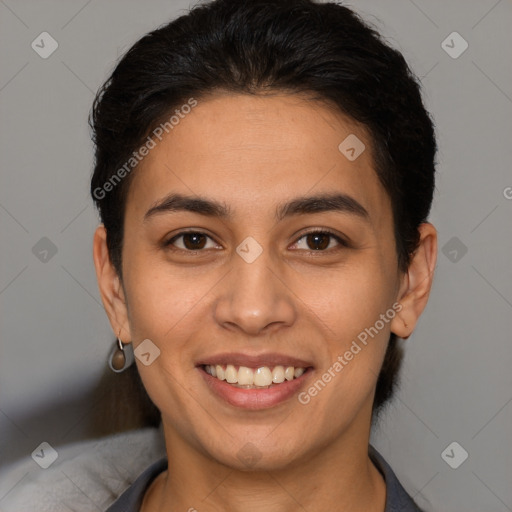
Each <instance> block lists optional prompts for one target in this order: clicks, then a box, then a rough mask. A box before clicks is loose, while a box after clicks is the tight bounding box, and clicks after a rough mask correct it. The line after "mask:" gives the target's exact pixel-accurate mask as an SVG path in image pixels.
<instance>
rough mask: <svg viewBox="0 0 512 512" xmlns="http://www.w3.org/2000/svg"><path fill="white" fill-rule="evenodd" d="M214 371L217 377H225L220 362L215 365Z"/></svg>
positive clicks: (221, 378)
mask: <svg viewBox="0 0 512 512" xmlns="http://www.w3.org/2000/svg"><path fill="white" fill-rule="evenodd" d="M207 366H210V367H211V366H213V365H207ZM215 372H216V373H217V379H219V380H224V379H225V378H226V376H225V373H224V368H222V366H221V365H220V364H218V365H217V366H215Z"/></svg>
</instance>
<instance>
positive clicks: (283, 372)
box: [203, 364, 306, 389]
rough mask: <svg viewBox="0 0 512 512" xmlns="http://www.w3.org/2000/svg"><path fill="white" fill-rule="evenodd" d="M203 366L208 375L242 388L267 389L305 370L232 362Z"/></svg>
mask: <svg viewBox="0 0 512 512" xmlns="http://www.w3.org/2000/svg"><path fill="white" fill-rule="evenodd" d="M203 368H204V371H205V372H206V373H207V374H208V375H211V376H212V377H214V378H216V379H218V380H221V381H226V382H227V383H228V384H231V385H233V386H235V387H239V388H244V389H258V388H265V389H267V388H269V387H271V386H273V385H277V384H282V383H283V382H285V381H291V380H294V379H296V378H299V377H300V376H301V375H302V374H303V373H304V372H305V371H306V368H302V367H297V368H295V367H294V366H281V365H277V366H274V367H269V366H260V367H258V368H249V367H247V366H237V365H233V364H226V365H220V364H217V365H213V364H212V365H209V364H208V365H204V366H203Z"/></svg>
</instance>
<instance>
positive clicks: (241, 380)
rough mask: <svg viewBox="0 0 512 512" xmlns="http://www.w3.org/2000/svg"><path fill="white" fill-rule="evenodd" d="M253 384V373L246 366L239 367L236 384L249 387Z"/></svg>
mask: <svg viewBox="0 0 512 512" xmlns="http://www.w3.org/2000/svg"><path fill="white" fill-rule="evenodd" d="M253 383H254V372H253V371H252V370H251V368H247V366H240V368H239V369H238V384H240V385H251V384H253Z"/></svg>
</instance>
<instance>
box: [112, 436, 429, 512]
mask: <svg viewBox="0 0 512 512" xmlns="http://www.w3.org/2000/svg"><path fill="white" fill-rule="evenodd" d="M369 455H370V458H371V460H372V461H373V463H374V464H375V466H376V467H377V469H378V470H379V471H380V472H381V473H382V476H383V477H384V480H385V482H386V508H385V509H384V511H383V512H421V509H420V508H419V507H418V506H417V505H416V503H414V501H413V499H412V498H411V497H410V496H409V495H408V494H407V492H406V491H405V489H404V488H403V487H402V485H401V484H400V482H399V481H398V478H397V477H396V475H395V473H394V472H393V470H392V469H391V467H390V466H389V464H388V463H387V462H386V461H385V460H384V458H383V457H382V455H380V453H379V452H378V451H377V450H376V449H375V448H374V447H373V446H371V445H370V446H369ZM166 469H167V458H166V457H164V458H162V459H160V460H158V461H157V462H155V463H154V464H152V465H151V466H149V467H148V468H147V469H146V470H145V471H144V472H143V473H142V474H141V475H140V476H139V477H138V478H137V480H135V482H134V483H133V484H132V485H131V486H130V487H129V488H128V489H126V490H125V491H124V492H123V493H122V494H121V495H120V496H119V498H117V500H116V501H115V502H114V503H113V504H112V505H111V506H110V507H109V508H108V509H107V511H106V512H139V510H140V507H141V505H142V500H143V498H144V494H145V492H146V490H147V489H148V487H149V486H150V484H151V482H152V481H153V480H154V479H155V478H156V477H157V476H158V475H159V474H160V473H161V472H162V471H165V470H166Z"/></svg>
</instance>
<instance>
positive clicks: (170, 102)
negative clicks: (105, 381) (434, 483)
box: [90, 0, 436, 413]
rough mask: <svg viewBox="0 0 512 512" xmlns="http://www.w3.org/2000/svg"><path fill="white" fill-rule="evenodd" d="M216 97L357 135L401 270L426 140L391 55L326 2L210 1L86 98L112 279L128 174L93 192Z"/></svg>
mask: <svg viewBox="0 0 512 512" xmlns="http://www.w3.org/2000/svg"><path fill="white" fill-rule="evenodd" d="M216 91H227V92H232V93H243V94H254V95H257V94H266V93H269V92H286V93H289V94H307V95H308V96H309V97H311V98H312V99H319V100H323V101H325V102H327V103H329V104H331V105H334V106H335V108H337V109H339V111H340V112H341V113H343V114H345V115H347V116H349V117H350V118H351V119H353V120H355V121H356V122H358V123H360V125H362V126H364V127H365V128H366V129H367V131H368V133H369V134H370V136H371V139H372V154H373V159H374V163H375V170H376V172H377V175H378V177H379V179H380V181H381V183H382V184H383V186H384V188H385V190H386V191H387V193H388V194H389V197H390V198H391V204H392V211H393V222H394V233H395V240H396V250H397V256H398V265H399V269H400V270H401V271H406V270H407V268H408V265H409V262H410V258H411V256H412V254H413V253H414V252H415V250H416V249H417V246H418V243H419V232H418V227H419V225H420V224H421V223H422V222H424V221H426V219H427V217H428V214H429V211H430V207H431V203H432V198H433V193H434V174H435V161H434V160H435V154H436V140H435V134H434V126H433V123H432V120H431V118H430V116H429V114H428V112H427V111H426V109H425V108H424V105H423V102H422V99H421V93H420V86H419V83H418V80H417V79H416V77H415V76H414V75H413V73H412V72H411V70H410V68H409V67H408V65H407V63H406V61H405V60H404V58H403V56H402V54H401V53H400V52H399V51H397V50H395V49H393V48H392V47H390V46H389V45H388V44H387V43H386V42H385V41H384V40H383V39H382V38H381V36H380V35H379V34H378V33H377V32H376V31H375V30H374V29H373V28H371V27H370V26H369V25H368V24H367V23H365V22H364V21H362V19H361V18H360V17H359V16H358V15H357V14H355V13H354V12H353V11H352V10H350V9H348V8H346V7H344V6H342V5H339V4H336V3H316V2H314V1H312V0H251V1H248V2H245V1H240V0H215V1H212V2H209V3H205V4H203V5H198V6H196V7H194V8H193V9H192V10H191V11H190V12H189V13H187V14H186V15H183V16H180V17H179V18H177V19H175V20H174V21H172V22H170V23H168V24H165V25H163V26H162V27H160V28H158V29H157V30H154V31H152V32H150V33H148V34H147V35H145V36H144V37H142V38H141V39H140V40H139V41H137V42H136V43H135V44H134V45H133V46H132V47H131V48H130V49H129V50H128V52H127V53H126V54H125V55H124V56H123V57H122V58H121V60H120V61H119V63H118V64H117V66H116V67H115V69H114V71H113V73H112V75H111V76H110V77H109V78H108V80H107V81H106V82H105V84H104V85H103V86H102V87H101V89H100V90H99V92H98V94H97V97H96V99H95V101H94V106H93V110H92V113H91V117H90V125H91V127H92V130H93V139H94V142H95V146H96V151H95V167H94V173H93V176H92V180H91V194H92V197H93V200H94V201H95V203H96V206H97V208H98V210H99V212H100V215H101V220H102V222H103V223H104V225H105V227H106V230H107V244H108V249H109V254H110V258H111V261H112V263H113V265H114V266H115V268H116V269H117V271H118V273H119V276H120V277H121V278H122V246H123V222H124V211H125V207H126V197H127V191H128V188H129V186H130V182H131V177H132V176H133V173H134V172H136V168H135V170H134V171H132V172H129V173H128V174H127V175H126V176H125V177H123V179H122V180H118V181H119V183H117V182H116V183H115V186H113V187H108V190H107V189H106V188H105V184H106V183H108V182H109V180H112V178H113V177H115V174H116V172H118V170H119V169H120V168H122V166H123V165H125V164H126V162H127V161H128V160H129V159H130V157H131V156H132V154H133V152H134V151H136V150H137V149H138V148H139V147H140V146H141V145H142V144H143V143H144V141H145V140H146V138H147V137H148V135H149V134H151V132H152V130H153V129H154V128H155V127H156V126H158V125H159V124H160V123H161V121H162V119H163V117H164V116H169V115H171V113H172V112H173V111H174V110H175V109H176V108H178V107H180V105H183V104H185V103H187V101H188V100H189V98H191V97H193V98H196V99H197V100H200V99H201V98H202V97H206V96H207V95H209V94H212V93H215V92H216ZM340 142H341V141H340ZM123 174H126V173H123ZM110 182H111V181H110ZM399 341H400V340H397V338H396V336H395V335H394V334H392V335H391V337H390V340H389V346H388V349H387V353H386V356H385V361H384V364H383V366H382V370H381V373H380V375H379V378H378V382H377V389H376V395H375V400H374V413H375V412H377V411H378V410H379V408H381V407H382V405H383V404H384V403H386V401H387V400H388V399H389V398H390V397H391V395H392V392H393V389H394V387H395V384H396V381H397V376H398V371H399V368H400V363H401V360H402V351H401V349H400V346H399Z"/></svg>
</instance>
